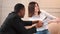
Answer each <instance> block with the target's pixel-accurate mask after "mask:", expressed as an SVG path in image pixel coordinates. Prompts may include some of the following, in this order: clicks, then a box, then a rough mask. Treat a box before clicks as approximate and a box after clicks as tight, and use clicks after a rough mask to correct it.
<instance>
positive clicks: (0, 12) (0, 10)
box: [0, 0, 2, 25]
mask: <svg viewBox="0 0 60 34" xmlns="http://www.w3.org/2000/svg"><path fill="white" fill-rule="evenodd" d="M1 15H2V0H0V25H1Z"/></svg>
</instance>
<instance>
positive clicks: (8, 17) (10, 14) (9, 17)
mask: <svg viewBox="0 0 60 34" xmlns="http://www.w3.org/2000/svg"><path fill="white" fill-rule="evenodd" d="M16 17H17V16H16V14H14V13H9V15H8V16H7V19H14V18H16Z"/></svg>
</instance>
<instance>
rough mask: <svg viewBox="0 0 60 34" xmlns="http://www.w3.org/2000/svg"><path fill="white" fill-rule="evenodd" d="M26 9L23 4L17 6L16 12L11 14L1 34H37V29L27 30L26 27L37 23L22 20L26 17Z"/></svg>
mask: <svg viewBox="0 0 60 34" xmlns="http://www.w3.org/2000/svg"><path fill="white" fill-rule="evenodd" d="M24 14H25V7H24V5H23V4H20V3H18V4H16V5H15V7H14V12H12V13H10V14H9V15H8V16H7V18H6V20H5V21H4V23H3V25H2V26H1V34H32V33H35V32H36V28H35V27H32V28H31V29H26V28H25V27H24V26H30V25H32V24H34V23H37V22H38V21H36V22H32V21H23V20H21V18H23V17H24Z"/></svg>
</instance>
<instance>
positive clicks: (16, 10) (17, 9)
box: [14, 3, 25, 13]
mask: <svg viewBox="0 0 60 34" xmlns="http://www.w3.org/2000/svg"><path fill="white" fill-rule="evenodd" d="M24 8H25V7H24V5H23V4H21V3H17V4H16V5H15V7H14V12H16V13H18V12H19V11H20V10H21V9H24Z"/></svg>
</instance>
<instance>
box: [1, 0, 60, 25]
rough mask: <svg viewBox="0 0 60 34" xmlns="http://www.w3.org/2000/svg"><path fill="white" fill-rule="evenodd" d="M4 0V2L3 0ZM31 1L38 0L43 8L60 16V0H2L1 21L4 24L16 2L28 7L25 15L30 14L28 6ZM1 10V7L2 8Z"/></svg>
mask: <svg viewBox="0 0 60 34" xmlns="http://www.w3.org/2000/svg"><path fill="white" fill-rule="evenodd" d="M1 1H3V2H1ZM30 1H36V2H38V3H39V6H40V8H41V9H43V10H45V11H47V12H49V13H50V14H52V15H54V16H56V17H60V15H59V14H60V0H25V1H24V0H0V5H1V4H2V12H0V15H1V18H0V19H1V21H0V23H1V24H2V23H3V21H4V20H5V18H6V17H7V15H8V14H9V13H10V12H11V11H13V8H14V5H15V4H16V3H23V4H24V5H25V7H26V12H25V13H26V15H25V17H27V16H28V14H27V13H28V12H27V8H28V7H27V6H28V3H29V2H30ZM0 10H1V8H0Z"/></svg>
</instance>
